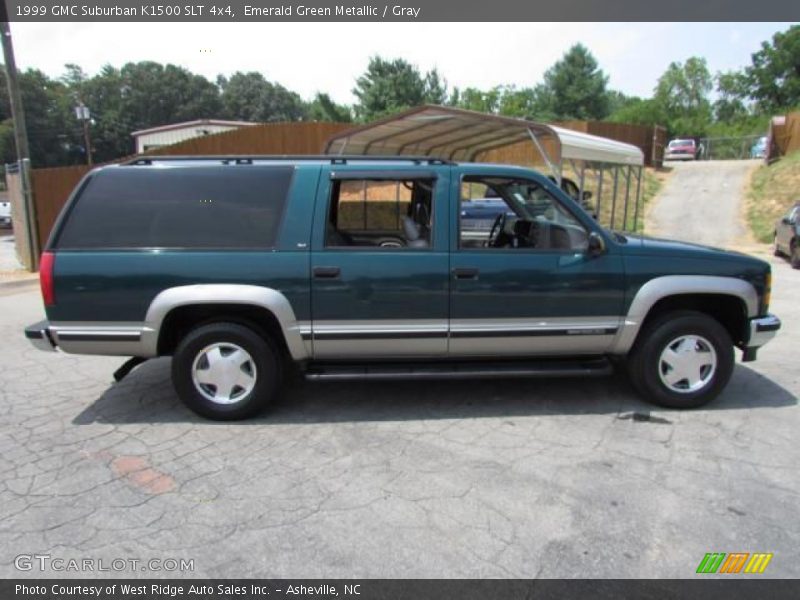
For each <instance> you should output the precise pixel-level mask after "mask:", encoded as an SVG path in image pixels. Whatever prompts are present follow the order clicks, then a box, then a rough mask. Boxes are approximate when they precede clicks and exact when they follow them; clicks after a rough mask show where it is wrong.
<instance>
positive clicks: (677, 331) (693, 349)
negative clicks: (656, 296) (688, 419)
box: [628, 311, 734, 408]
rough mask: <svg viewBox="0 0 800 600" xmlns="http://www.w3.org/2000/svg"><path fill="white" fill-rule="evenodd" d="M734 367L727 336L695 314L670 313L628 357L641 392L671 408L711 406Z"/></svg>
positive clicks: (654, 324) (708, 319)
mask: <svg viewBox="0 0 800 600" xmlns="http://www.w3.org/2000/svg"><path fill="white" fill-rule="evenodd" d="M733 366H734V356H733V343H732V341H731V338H730V335H729V334H728V332H727V331H726V330H725V328H724V327H723V326H722V325H720V324H719V322H717V321H716V320H714V319H712V318H711V317H709V316H707V315H705V314H703V313H699V312H694V311H675V312H670V313H667V314H664V315H662V316H661V317H659V318H658V319H656V320H655V321H653V322H652V323H650V324H648V325H647V326H646V329H645V330H644V331H642V332H641V334H640V336H639V339H638V340H637V342H636V345H635V347H634V349H633V350H632V351H631V354H630V356H629V358H628V370H629V373H630V376H631V381H632V383H633V385H634V387H635V388H636V390H637V391H638V392H639V393H640V394H641V395H642V396H643V397H644V398H646V399H647V400H649V401H650V402H653V403H655V404H659V405H661V406H665V407H667V408H696V407H698V406H702V405H704V404H706V403H707V402H710V401H711V400H713V399H714V398H715V397H716V396H717V395H718V394H719V393H720V392H721V391H722V390H723V388H724V387H725V386H726V385H727V383H728V381H729V380H730V378H731V375H732V373H733Z"/></svg>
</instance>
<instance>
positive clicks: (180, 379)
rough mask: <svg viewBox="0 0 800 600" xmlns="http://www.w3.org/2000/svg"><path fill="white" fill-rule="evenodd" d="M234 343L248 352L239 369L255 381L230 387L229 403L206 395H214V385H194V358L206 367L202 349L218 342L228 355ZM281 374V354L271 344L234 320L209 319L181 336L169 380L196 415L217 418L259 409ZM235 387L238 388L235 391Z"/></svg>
mask: <svg viewBox="0 0 800 600" xmlns="http://www.w3.org/2000/svg"><path fill="white" fill-rule="evenodd" d="M233 345H235V346H238V348H239V349H242V350H244V351H245V352H246V353H247V354H248V355H249V357H250V359H251V360H249V361H247V363H246V365H242V366H241V367H240V369H241V370H243V371H244V372H245V374H246V375H248V376H249V377H252V379H253V381H254V384H253V387H252V389H250V391H249V392H246V393H245V390H244V388H242V387H238V388H232V389H231V390H230V392H229V394H228V396H229V398H230V399H229V400H228V401H227V402H228V403H221V401H214V400H213V399H210V398H209V397H207V396H209V395H216V393H217V392H216V388H215V386H213V385H211V386H203V385H201V384H198V385H195V382H194V372H195V371H194V370H195V361H196V360H197V361H198V365H199V367H200V368H202V361H205V363H206V365H207V367H206V368H208V367H210V360H209V359H208V358H205V359H203V358H200V355H201V353H203V351H204V350H206V349H208V348H210V347H211V348H213V347H214V346H217V347H218V348H220V356H224V353H227V356H230V355H231V354H232V352H233V351H234V347H233ZM281 376H282V368H281V360H280V355H279V353H278V352H277V351H276V349H275V347H274V345H273V344H272V343H271V342H270V341H269V340H268V339H265V338H264V337H262V336H261V335H259V334H258V333H256V332H255V331H254V330H252V329H250V328H248V327H245V326H243V325H239V324H237V323H225V322H220V323H211V324H208V325H202V326H200V327H197V328H196V329H193V330H192V331H191V332H189V333H188V334H187V335H186V336H185V337H184V338H183V339H182V340H181V342H180V344H178V347H177V349H176V350H175V354H174V355H173V357H172V383H173V385H174V386H175V390H176V391H177V392H178V396H179V397H180V398H181V400H182V401H183V402H184V403H185V404H186V406H188V407H189V408H190V409H192V410H193V411H194V412H196V413H197V414H198V415H201V416H203V417H206V418H208V419H214V420H216V421H232V420H236V419H245V418H248V417H252V416H254V415H256V414H257V413H259V412H261V411H262V410H263V409H264V408H265V407H266V406H267V405H268V404H270V402H272V400H273V399H274V398H275V396H276V395H277V393H278V390H279V388H280V384H281ZM200 388H202V389H203V391H201V389H200ZM234 390H238V392H236V393H234ZM204 394H205V395H204ZM237 394H238V395H237Z"/></svg>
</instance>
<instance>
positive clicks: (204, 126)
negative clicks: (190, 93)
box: [131, 119, 258, 154]
mask: <svg viewBox="0 0 800 600" xmlns="http://www.w3.org/2000/svg"><path fill="white" fill-rule="evenodd" d="M253 125H258V123H250V122H249V121H221V120H219V119H198V120H197V121H186V122H185V123H173V124H171V125H161V126H160V127H151V128H150V129H141V130H139V131H134V132H133V133H132V134H131V135H132V136H133V139H134V140H135V141H136V153H137V154H140V153H142V152H147V151H148V150H153V149H154V148H160V147H161V146H169V145H170V144H177V143H178V142H183V141H185V140H190V139H192V138H196V137H201V136H204V135H210V134H212V133H221V132H223V131H231V130H232V129H239V128H240V127H251V126H253Z"/></svg>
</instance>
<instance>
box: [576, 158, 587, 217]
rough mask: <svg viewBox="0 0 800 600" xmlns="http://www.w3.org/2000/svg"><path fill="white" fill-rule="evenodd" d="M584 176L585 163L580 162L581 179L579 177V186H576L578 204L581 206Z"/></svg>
mask: <svg viewBox="0 0 800 600" xmlns="http://www.w3.org/2000/svg"><path fill="white" fill-rule="evenodd" d="M585 174H586V161H585V160H584V161H582V162H581V177H580V186H578V204H580V205H581V206H583V184H584V178H585Z"/></svg>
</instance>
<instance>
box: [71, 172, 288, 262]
mask: <svg viewBox="0 0 800 600" xmlns="http://www.w3.org/2000/svg"><path fill="white" fill-rule="evenodd" d="M292 171H293V169H292V167H283V166H281V167H262V166H254V165H242V166H234V165H230V166H211V167H152V168H150V167H135V166H133V167H117V168H113V169H108V170H105V171H100V172H99V173H97V174H96V175H94V176H93V177H92V178H91V179H90V180H89V182H88V184H87V186H86V187H85V188H84V190H83V191H82V192H81V195H80V197H79V198H77V201H76V203H75V204H74V205H73V207H72V209H71V210H70V213H69V215H68V217H67V220H66V223H65V224H64V226H63V227H62V229H61V232H60V233H59V235H58V238H57V239H56V244H55V245H56V247H58V248H61V249H67V250H68V249H89V248H264V247H271V246H274V245H275V241H276V238H277V235H278V229H279V227H280V223H281V219H282V216H283V209H284V206H285V204H286V196H287V193H288V190H289V185H290V183H291V179H292Z"/></svg>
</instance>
